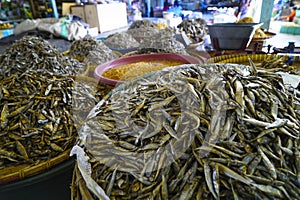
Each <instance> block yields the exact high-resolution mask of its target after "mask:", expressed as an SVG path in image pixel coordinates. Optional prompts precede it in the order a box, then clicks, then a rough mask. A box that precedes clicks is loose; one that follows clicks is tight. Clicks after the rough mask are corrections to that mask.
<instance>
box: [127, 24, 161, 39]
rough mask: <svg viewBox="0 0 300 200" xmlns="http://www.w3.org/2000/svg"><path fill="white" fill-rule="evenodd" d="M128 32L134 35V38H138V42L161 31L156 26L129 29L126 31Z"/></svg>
mask: <svg viewBox="0 0 300 200" xmlns="http://www.w3.org/2000/svg"><path fill="white" fill-rule="evenodd" d="M126 32H127V33H128V34H130V35H132V37H133V38H134V39H136V40H137V41H138V42H140V41H141V40H143V39H145V38H148V37H151V36H153V35H155V34H158V33H159V29H158V28H156V27H147V26H146V27H140V28H135V29H128V30H127V31H126Z"/></svg>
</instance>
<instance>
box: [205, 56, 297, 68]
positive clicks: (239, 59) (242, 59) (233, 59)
mask: <svg viewBox="0 0 300 200" xmlns="http://www.w3.org/2000/svg"><path fill="white" fill-rule="evenodd" d="M249 59H251V60H252V61H253V62H254V63H255V64H259V63H262V62H264V61H266V60H271V59H282V61H283V62H288V61H289V60H290V61H291V62H290V66H292V67H294V68H296V69H297V70H300V55H299V56H297V55H277V54H276V55H274V54H249V55H222V56H216V57H212V58H210V59H208V61H207V62H209V63H236V64H244V65H249V64H250V63H249Z"/></svg>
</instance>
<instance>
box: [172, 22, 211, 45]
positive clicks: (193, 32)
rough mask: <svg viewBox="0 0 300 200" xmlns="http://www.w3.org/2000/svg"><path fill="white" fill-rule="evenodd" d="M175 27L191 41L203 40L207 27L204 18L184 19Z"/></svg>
mask: <svg viewBox="0 0 300 200" xmlns="http://www.w3.org/2000/svg"><path fill="white" fill-rule="evenodd" d="M177 28H178V29H179V30H180V31H183V32H184V33H185V34H186V35H187V36H188V37H189V38H190V39H191V40H192V41H193V42H201V41H203V37H204V36H205V35H207V34H208V27H207V24H206V21H205V20H204V19H201V18H198V19H184V20H183V21H182V22H181V23H180V24H179V25H177Z"/></svg>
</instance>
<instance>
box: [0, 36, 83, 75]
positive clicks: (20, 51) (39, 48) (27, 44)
mask: <svg viewBox="0 0 300 200" xmlns="http://www.w3.org/2000/svg"><path fill="white" fill-rule="evenodd" d="M86 68H87V67H86V65H85V64H84V63H80V62H79V61H78V60H76V59H72V58H69V57H67V56H65V55H64V54H63V53H62V52H60V51H59V50H58V49H57V48H56V47H54V46H52V45H51V44H50V43H49V42H48V41H47V40H44V39H42V38H40V37H35V36H25V37H23V38H21V39H20V40H18V41H16V42H15V43H14V44H12V45H11V46H10V47H8V48H7V49H6V50H5V52H4V54H2V55H1V57H0V79H2V78H3V77H5V76H10V75H12V74H14V73H16V72H25V71H27V70H32V71H45V72H48V73H50V74H53V75H79V74H82V73H84V72H85V71H86Z"/></svg>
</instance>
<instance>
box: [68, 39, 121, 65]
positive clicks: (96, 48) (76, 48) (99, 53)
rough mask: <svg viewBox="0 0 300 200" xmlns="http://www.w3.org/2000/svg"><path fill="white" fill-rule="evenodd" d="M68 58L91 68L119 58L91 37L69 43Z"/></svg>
mask: <svg viewBox="0 0 300 200" xmlns="http://www.w3.org/2000/svg"><path fill="white" fill-rule="evenodd" d="M68 56H70V57H74V58H76V59H78V60H80V61H84V62H85V63H87V64H88V65H92V66H96V65H99V64H102V63H105V62H108V61H110V60H113V59H116V58H118V57H119V56H118V55H117V54H116V53H114V52H113V51H112V50H111V49H110V48H109V47H108V46H106V45H105V44H104V43H103V42H102V41H101V40H96V39H94V38H92V37H85V38H82V39H81V40H74V41H73V42H72V43H71V46H70V50H69V52H68Z"/></svg>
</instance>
